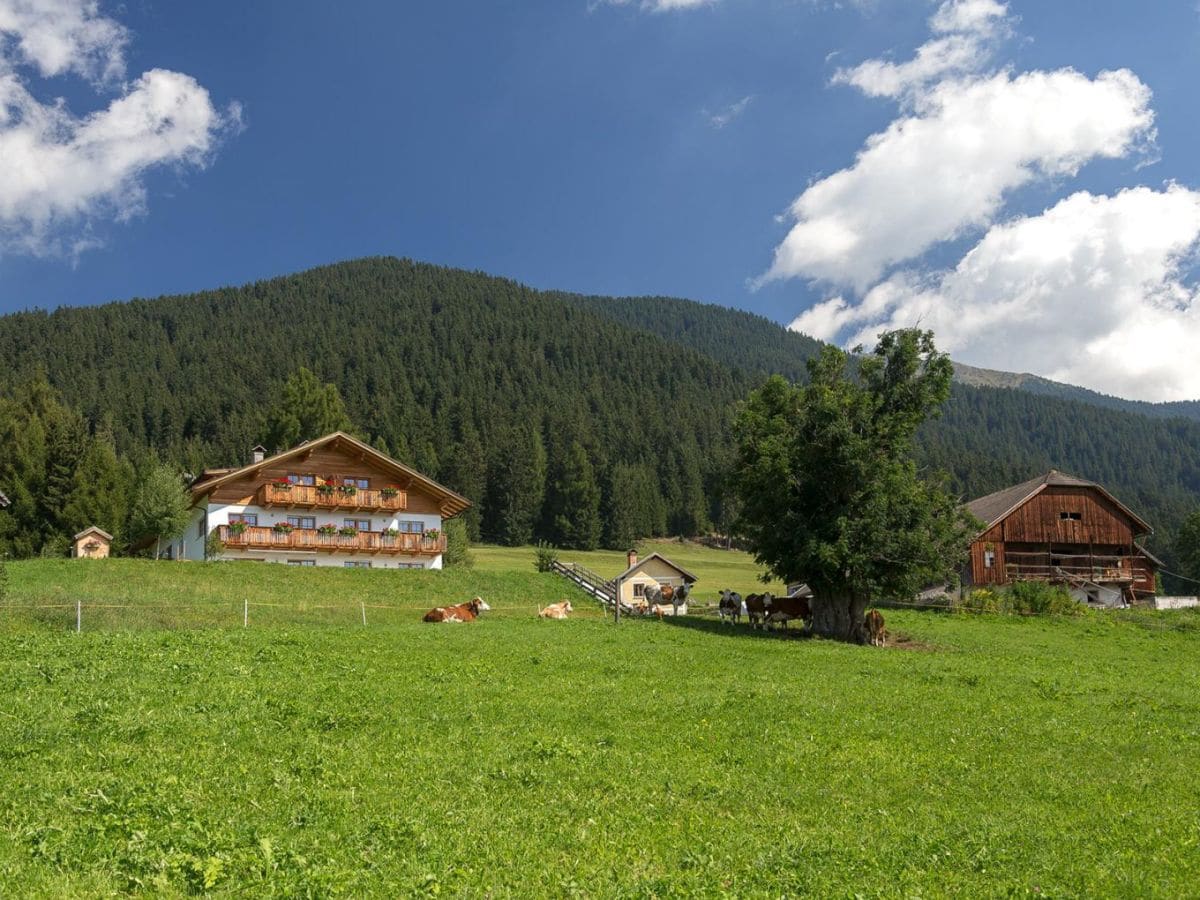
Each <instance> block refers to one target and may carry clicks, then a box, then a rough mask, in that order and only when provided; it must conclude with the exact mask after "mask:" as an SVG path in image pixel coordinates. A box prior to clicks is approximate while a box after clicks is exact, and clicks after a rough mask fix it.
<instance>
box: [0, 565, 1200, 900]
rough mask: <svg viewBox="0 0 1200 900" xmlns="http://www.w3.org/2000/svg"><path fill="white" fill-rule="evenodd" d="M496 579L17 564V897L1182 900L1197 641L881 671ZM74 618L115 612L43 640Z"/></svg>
mask: <svg viewBox="0 0 1200 900" xmlns="http://www.w3.org/2000/svg"><path fill="white" fill-rule="evenodd" d="M486 556H487V554H486V553H483V552H481V553H480V554H479V557H480V561H479V565H478V567H477V569H476V571H474V572H468V573H459V572H446V573H408V572H406V573H395V572H356V571H343V570H329V571H323V570H303V569H299V570H288V569H286V568H284V567H266V566H261V565H260V566H254V565H249V564H245V565H243V564H221V565H202V564H173V563H158V564H155V563H150V562H137V561H120V560H114V561H111V562H108V563H100V564H90V563H79V562H60V561H34V562H22V563H15V564H10V565H9V567H8V569H9V588H10V590H9V597H8V600H7V604H8V605H7V606H6V607H5V608H4V610H3V613H4V616H5V621H4V627H3V628H0V758H2V762H0V771H2V772H3V773H4V774H3V779H4V780H3V784H4V790H3V791H0V896H5V897H9V896H11V897H17V896H20V897H39V896H43V897H60V896H107V895H111V894H116V893H135V894H148V895H166V896H182V895H188V894H205V893H207V894H211V895H213V896H239V897H241V896H263V895H271V896H275V895H278V896H347V897H356V896H365V895H370V896H388V897H391V896H405V895H422V894H426V895H435V894H440V895H445V896H480V895H485V896H497V897H505V896H513V897H517V896H519V897H526V896H592V897H612V896H629V897H634V896H636V897H643V896H657V897H665V896H722V895H723V896H737V897H755V896H761V897H779V896H797V895H816V896H838V897H851V896H888V897H890V896H931V897H932V896H949V895H956V896H1005V897H1009V896H1054V897H1065V896H1077V897H1085V896H1087V897H1090V896H1128V897H1134V896H1136V897H1145V896H1160V897H1180V896H1189V895H1195V893H1196V885H1197V884H1200V779H1198V778H1197V776H1196V772H1197V770H1196V760H1197V759H1198V758H1200V666H1198V665H1197V659H1198V658H1200V615H1197V614H1195V613H1194V612H1192V611H1181V612H1172V613H1153V612H1144V611H1134V612H1126V613H1117V614H1111V615H1100V614H1095V613H1090V614H1086V615H1083V616H1079V617H1074V618H1062V619H1057V618H1023V617H1000V616H982V615H965V614H958V615H953V614H943V613H917V612H912V611H886V610H885V614H886V615H887V619H888V625H889V628H890V630H891V631H892V633H893V635H894V636H895V637H896V638H898V641H897V643H898V646H897V647H894V648H890V649H885V650H879V649H873V648H869V647H858V646H849V645H844V644H839V643H834V642H828V641H821V640H812V639H804V638H799V637H796V636H789V637H781V636H775V635H762V634H752V633H751V632H750V631H749V630H748V629H746V628H745V627H744V626H743V627H742V628H738V629H735V628H733V627H731V626H724V627H723V626H720V625H719V624H717V623H715V622H713V621H711V620H709V619H702V618H689V619H683V620H679V621H674V622H672V621H670V620H668V621H664V622H657V621H626V622H624V623H622V624H621V625H620V626H614V625H613V624H612V623H611V622H609V621H607V620H605V619H603V618H601V617H600V615H599V613H598V611H597V610H595V608H594V607H589V606H587V605H586V602H581V603H580V607H581V612H582V614H581V615H580V616H579V617H577V618H575V619H572V620H569V621H566V622H550V621H542V620H539V619H537V618H536V617H535V615H534V610H535V609H536V607H537V605H538V604H539V603H543V604H544V603H545V602H550V601H552V600H555V599H558V598H559V597H561V596H566V594H565V593H564V591H565V587H564V583H563V582H561V580H559V579H556V578H554V576H550V575H539V574H537V573H536V572H534V571H533V567H532V565H531V564H530V563H529V561H528V559H525V560H524V565H522V566H520V567H518V568H517V569H515V570H505V569H503V567H499V566H496V567H495V568H493V567H492V566H491V565H490V563H489V562H488V561H487V560H486ZM680 561H681V562H683V561H682V560H680ZM684 565H686V563H684ZM267 569H269V571H266V570H267ZM414 576H416V577H414ZM474 594H481V595H483V596H485V597H487V598H488V599H489V600H490V601H491V602H493V605H495V606H496V607H497V609H496V611H495V613H494V614H485V616H484V617H483V618H482V619H481V620H480V621H478V622H476V623H473V624H471V625H450V626H440V625H439V626H435V625H424V624H422V623H421V622H420V621H419V617H420V612H421V610H422V609H423V608H425V607H427V606H429V605H434V604H435V603H444V602H449V601H452V600H454V601H457V600H459V599H465V598H468V597H469V596H472V595H474ZM247 596H249V597H250V598H252V599H253V598H257V599H258V601H259V602H260V603H262V604H266V603H268V602H278V603H279V604H281V605H280V606H275V607H269V606H266V605H262V606H258V607H254V606H252V607H251V622H250V626H251V627H249V628H242V627H241V618H240V616H241V613H242V609H243V602H244V600H245V599H246V597H247ZM75 597H81V598H83V599H85V600H90V601H91V603H92V604H93V605H96V606H99V605H100V603H101V601H102V600H105V599H107V600H109V602H110V605H112V606H114V607H118V606H123V607H126V609H124V610H112V612H113V614H114V618H113V619H111V620H101V621H100V622H99V623H96V624H97V627H93V628H91V629H89V627H88V623H89V620H88V619H87V618H86V617H87V616H88V608H89V607H88V606H87V605H86V603H85V606H84V610H85V612H84V615H85V627H84V631H83V633H82V634H75V633H73V632H72V631H71V630H70V629H71V628H72V627H73V624H74V623H73V610H72V611H71V619H70V621H67V620H66V619H64V618H61V617H57V616H56V615H50V613H53V612H54V610H48V611H47V610H43V611H42V612H43V613H45V614H46V615H44V616H42V615H39V614H38V613H37V611H36V610H33V609H32V608H31V607H33V606H38V605H41V606H51V605H56V604H53V603H51V602H50V601H62V603H61V604H57V605H69V603H70V602H73V599H74V598H75ZM368 601H373V602H370V603H368ZM172 603H174V604H176V605H177V606H178V607H180V611H178V612H177V614H176V616H175V617H174V618H171V617H170V616H169V615H168V614H167V612H163V611H160V610H159V608H160V607H169V606H170V605H171V604H172ZM203 604H209V607H208V609H209V610H210V612H211V613H212V615H210V616H209V617H208V618H207V619H204V618H202V617H200V616H199V615H192V614H184V613H183V612H182V607H183V606H184V605H192V606H197V607H200V606H203ZM286 604H292V607H291V608H290V610H289V611H288V615H287V616H285V615H284V614H283V613H282V612H279V610H284V609H285V608H286ZM304 604H307V606H304ZM360 604H361V605H366V606H367V608H368V625H367V627H363V626H362V624H361V621H359V619H358V617H359V616H360V614H361V606H360ZM130 607H131V608H132V610H131V609H129V608H130ZM323 607H332V609H324V608H323ZM256 610H257V612H256ZM271 610H275V611H276V613H275V616H276V618H274V619H271V618H269V613H270V611H271ZM139 611H140V614H139ZM218 611H219V612H220V616H218V615H217V613H218ZM118 612H120V613H121V617H120V618H117V617H116V613H118ZM94 614H95V615H96V616H99V615H100V612H99V610H94ZM221 616H224V618H222V617H221ZM192 626H197V627H192ZM199 626H204V627H199Z"/></svg>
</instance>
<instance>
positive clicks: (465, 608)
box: [424, 597, 491, 622]
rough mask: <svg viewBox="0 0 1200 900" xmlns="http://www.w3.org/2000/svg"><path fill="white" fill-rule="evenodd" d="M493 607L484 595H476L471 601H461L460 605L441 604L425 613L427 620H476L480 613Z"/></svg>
mask: <svg viewBox="0 0 1200 900" xmlns="http://www.w3.org/2000/svg"><path fill="white" fill-rule="evenodd" d="M489 609H491V607H490V606H488V605H487V604H486V603H484V602H483V598H482V597H476V598H475V599H474V600H472V601H471V602H470V603H460V604H459V605H458V606H439V607H436V608H435V609H431V610H430V611H429V612H427V613H425V620H424V621H426V622H474V621H475V620H476V619H478V618H479V614H480V613H482V612H485V611H486V610H489Z"/></svg>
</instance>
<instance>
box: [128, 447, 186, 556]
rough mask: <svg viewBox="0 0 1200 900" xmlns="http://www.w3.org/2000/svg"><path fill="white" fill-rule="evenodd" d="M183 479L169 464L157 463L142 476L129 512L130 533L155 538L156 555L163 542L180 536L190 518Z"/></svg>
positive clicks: (159, 553)
mask: <svg viewBox="0 0 1200 900" xmlns="http://www.w3.org/2000/svg"><path fill="white" fill-rule="evenodd" d="M189 506H190V503H189V501H188V495H187V491H185V490H184V487H183V481H182V480H181V479H180V477H179V475H178V474H177V473H176V472H175V470H174V469H173V468H171V466H169V465H155V466H153V467H152V468H151V469H150V470H149V471H148V472H147V473H146V474H144V475H143V476H142V478H141V482H140V483H139V484H138V489H137V493H136V495H135V497H134V501H133V509H132V511H131V514H130V525H129V527H130V534H131V535H132V536H135V537H153V538H154V539H155V549H154V558H155V559H158V558H160V557H161V556H162V542H163V540H164V539H166V540H167V541H168V542H170V541H172V540H174V539H175V538H177V537H179V535H180V534H182V533H183V529H185V528H186V527H187V524H188V521H189V520H190V518H191V513H190V510H189Z"/></svg>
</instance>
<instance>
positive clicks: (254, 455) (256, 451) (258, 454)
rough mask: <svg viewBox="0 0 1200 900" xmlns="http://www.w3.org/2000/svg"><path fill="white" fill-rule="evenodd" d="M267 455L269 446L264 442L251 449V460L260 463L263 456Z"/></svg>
mask: <svg viewBox="0 0 1200 900" xmlns="http://www.w3.org/2000/svg"><path fill="white" fill-rule="evenodd" d="M266 455H267V448H266V447H264V446H263V445H262V444H259V445H258V446H257V447H252V448H251V450H250V462H256V463H260V462H262V461H263V457H265V456H266Z"/></svg>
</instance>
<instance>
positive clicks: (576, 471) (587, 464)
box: [546, 441, 600, 550]
mask: <svg viewBox="0 0 1200 900" xmlns="http://www.w3.org/2000/svg"><path fill="white" fill-rule="evenodd" d="M555 468H556V469H557V472H556V473H555V477H554V478H553V479H552V481H551V484H550V486H549V490H548V492H547V498H546V506H547V511H548V516H547V518H548V519H549V521H550V523H551V525H550V527H551V533H550V535H549V538H550V540H551V542H552V543H554V544H556V545H557V546H559V547H567V548H569V549H572V550H595V549H596V548H597V547H598V546H599V545H600V487H599V485H598V484H597V483H596V473H595V470H594V469H593V468H592V463H591V460H589V459H588V455H587V451H586V450H584V449H583V445H582V444H580V443H579V442H578V441H573V442H572V443H571V445H570V447H569V448H568V450H567V454H566V457H565V459H562V460H561V461H559V462H558V463H557V464H556V466H555Z"/></svg>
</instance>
